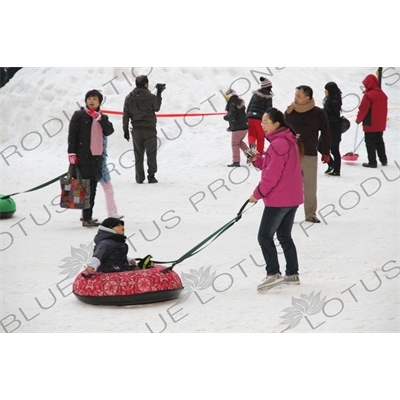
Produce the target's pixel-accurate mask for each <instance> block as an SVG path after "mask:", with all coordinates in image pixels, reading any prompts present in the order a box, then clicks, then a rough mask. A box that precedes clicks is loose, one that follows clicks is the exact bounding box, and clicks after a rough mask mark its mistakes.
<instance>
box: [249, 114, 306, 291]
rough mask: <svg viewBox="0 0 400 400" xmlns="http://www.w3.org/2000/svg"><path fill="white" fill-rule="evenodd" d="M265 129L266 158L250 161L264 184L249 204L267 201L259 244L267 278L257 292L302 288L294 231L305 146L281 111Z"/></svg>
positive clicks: (266, 120)
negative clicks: (284, 285)
mask: <svg viewBox="0 0 400 400" xmlns="http://www.w3.org/2000/svg"><path fill="white" fill-rule="evenodd" d="M261 125H262V128H263V130H264V132H265V138H266V139H267V140H268V141H269V142H270V145H269V147H268V149H267V152H266V154H265V156H262V155H257V156H254V157H252V158H251V161H252V162H253V165H254V166H255V167H257V168H259V169H260V170H261V171H262V174H261V181H260V183H259V184H258V186H257V187H256V189H255V190H254V192H253V194H252V195H251V196H250V199H249V201H250V203H256V202H257V201H258V200H261V199H262V200H263V201H264V205H265V208H264V213H263V216H262V219H261V224H260V229H259V232H258V242H259V244H260V247H261V251H262V253H263V256H264V260H265V263H266V271H267V277H266V278H265V279H264V280H263V282H262V283H261V284H260V285H259V286H258V287H257V290H261V289H270V288H272V287H274V286H277V285H280V284H282V283H288V284H295V285H298V284H300V280H299V265H298V260H297V251H296V246H295V244H294V242H293V239H292V227H293V222H294V217H295V214H296V211H297V209H298V207H299V205H300V204H303V180H302V173H301V164H300V159H301V157H302V155H303V145H302V143H301V142H299V139H298V137H297V135H296V134H295V132H294V131H293V130H292V129H291V128H290V127H289V126H288V125H287V124H286V122H285V119H284V115H283V113H282V112H281V111H279V110H277V109H276V108H273V109H272V110H270V111H268V112H267V113H266V114H264V116H263V119H262V124H261ZM275 233H276V235H277V238H278V240H279V243H280V244H281V246H282V249H283V252H284V255H285V259H286V276H285V277H282V275H281V272H280V267H279V261H278V254H277V251H276V247H275V244H274V235H275Z"/></svg>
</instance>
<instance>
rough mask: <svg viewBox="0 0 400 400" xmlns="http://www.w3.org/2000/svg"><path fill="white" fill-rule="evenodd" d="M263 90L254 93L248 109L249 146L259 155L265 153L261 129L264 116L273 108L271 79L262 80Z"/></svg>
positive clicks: (262, 78)
mask: <svg viewBox="0 0 400 400" xmlns="http://www.w3.org/2000/svg"><path fill="white" fill-rule="evenodd" d="M260 81H261V88H260V89H258V90H256V91H254V92H253V95H252V97H251V99H250V102H249V105H248V107H247V121H248V123H249V135H248V140H249V146H250V148H251V149H252V150H257V151H258V154H263V152H264V142H265V139H264V131H263V129H262V127H261V120H262V117H263V115H264V114H265V113H266V112H267V111H269V110H270V109H271V108H272V96H273V94H272V83H271V81H270V80H269V79H267V78H264V77H263V76H262V77H261V78H260Z"/></svg>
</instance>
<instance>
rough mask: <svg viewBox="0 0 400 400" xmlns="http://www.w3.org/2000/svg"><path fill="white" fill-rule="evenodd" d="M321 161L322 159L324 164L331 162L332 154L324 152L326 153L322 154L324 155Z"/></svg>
mask: <svg viewBox="0 0 400 400" xmlns="http://www.w3.org/2000/svg"><path fill="white" fill-rule="evenodd" d="M321 161H322V162H323V163H324V164H329V161H331V158H330V156H327V155H326V154H324V155H322V157H321Z"/></svg>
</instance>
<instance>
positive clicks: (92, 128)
mask: <svg viewBox="0 0 400 400" xmlns="http://www.w3.org/2000/svg"><path fill="white" fill-rule="evenodd" d="M102 101H103V95H102V94H101V93H100V92H99V91H98V90H95V89H93V90H90V91H89V92H87V93H86V96H85V104H86V106H85V107H82V108H81V109H80V110H79V111H75V113H74V114H73V116H72V118H71V121H70V124H69V130H68V161H69V163H70V164H72V165H77V166H79V172H80V173H81V175H82V178H84V179H90V208H87V209H86V210H83V212H82V219H83V221H82V226H84V227H88V228H90V227H93V226H99V225H100V224H99V223H98V222H96V221H93V207H94V203H95V197H96V189H97V182H98V181H99V180H100V179H101V177H102V165H103V156H102V154H103V136H109V135H111V134H112V133H113V132H114V127H113V124H112V123H111V122H110V121H109V119H108V116H107V115H105V114H102V113H101V111H100V104H101V103H102ZM74 174H75V175H74V176H76V171H75V172H74Z"/></svg>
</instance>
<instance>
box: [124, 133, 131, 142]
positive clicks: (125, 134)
mask: <svg viewBox="0 0 400 400" xmlns="http://www.w3.org/2000/svg"><path fill="white" fill-rule="evenodd" d="M124 138H125V139H126V140H127V141H128V142H129V139H130V136H129V132H126V133H124Z"/></svg>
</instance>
